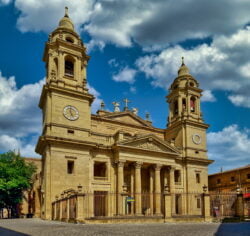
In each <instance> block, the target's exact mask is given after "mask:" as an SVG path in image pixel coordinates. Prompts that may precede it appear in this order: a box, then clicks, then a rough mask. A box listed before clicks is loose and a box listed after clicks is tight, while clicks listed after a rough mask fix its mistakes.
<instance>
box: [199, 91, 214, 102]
mask: <svg viewBox="0 0 250 236" xmlns="http://www.w3.org/2000/svg"><path fill="white" fill-rule="evenodd" d="M201 101H203V102H215V101H216V98H215V96H214V95H213V94H212V92H211V90H204V91H203V92H202V97H201Z"/></svg>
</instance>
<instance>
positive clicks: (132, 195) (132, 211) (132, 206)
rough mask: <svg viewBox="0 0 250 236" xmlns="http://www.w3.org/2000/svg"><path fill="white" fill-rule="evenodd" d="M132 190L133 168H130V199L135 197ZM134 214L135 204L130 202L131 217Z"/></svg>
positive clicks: (133, 183)
mask: <svg viewBox="0 0 250 236" xmlns="http://www.w3.org/2000/svg"><path fill="white" fill-rule="evenodd" d="M134 189H135V171H134V168H132V167H131V176H130V193H131V197H133V198H134V197H135V194H134ZM134 213H135V204H134V202H131V214H132V215H133V214H134Z"/></svg>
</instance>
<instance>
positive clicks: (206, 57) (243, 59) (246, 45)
mask: <svg viewBox="0 0 250 236" xmlns="http://www.w3.org/2000/svg"><path fill="white" fill-rule="evenodd" d="M249 49H250V27H246V28H245V29H241V30H238V31H237V32H236V33H234V34H232V35H230V36H228V37H224V36H218V37H215V38H214V40H213V41H212V43H211V45H207V44H202V45H199V46H197V47H194V48H191V49H184V48H182V47H181V46H179V45H177V46H174V47H171V48H167V49H165V50H163V51H162V52H160V53H158V54H156V53H154V54H150V55H146V56H144V57H141V58H139V59H138V60H137V61H136V66H137V68H138V70H140V71H141V72H144V73H145V75H146V77H148V78H151V79H152V84H153V85H154V86H158V87H163V88H166V89H167V88H168V87H169V85H170V83H171V82H172V80H173V78H175V77H176V76H177V71H178V68H179V66H180V58H181V57H182V56H185V64H186V65H187V66H188V67H189V69H190V72H191V74H192V75H193V76H194V77H196V79H197V80H198V81H199V82H200V83H201V87H202V88H206V89H207V90H210V91H212V90H224V91H229V92H231V94H230V95H232V96H233V97H235V96H239V95H240V96H243V95H244V96H245V99H244V100H248V98H249V97H250V95H249V93H248V92H247V91H249V89H250V80H249V70H248V69H249V63H250V58H249ZM242 65H243V66H242ZM205 95H209V94H208V92H207V94H205ZM210 95H211V94H210ZM233 97H231V99H230V100H231V101H233V99H232V98H233ZM211 98H212V97H211V96H210V99H211ZM237 98H238V100H239V97H237ZM241 99H242V98H241ZM234 100H236V99H234ZM238 104H240V103H239V102H238ZM248 104H249V102H248Z"/></svg>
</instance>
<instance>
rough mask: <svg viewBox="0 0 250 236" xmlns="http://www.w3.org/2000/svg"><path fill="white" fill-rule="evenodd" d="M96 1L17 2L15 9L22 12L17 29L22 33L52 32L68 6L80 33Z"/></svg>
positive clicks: (48, 0)
mask: <svg viewBox="0 0 250 236" xmlns="http://www.w3.org/2000/svg"><path fill="white" fill-rule="evenodd" d="M94 2H95V1H94V0H84V1H82V0H74V1H69V0H43V1H39V0H34V1H30V0H15V7H16V8H17V9H18V10H19V11H20V12H21V14H20V16H19V18H18V20H17V27H18V28H19V29H20V30H21V31H22V32H28V31H32V32H37V31H45V32H50V31H52V30H53V29H54V28H55V27H56V26H57V25H58V22H59V19H61V18H62V17H63V16H64V7H65V6H68V7H69V11H70V17H71V19H72V20H73V22H74V24H75V27H76V29H77V30H78V31H79V30H80V28H81V26H82V24H84V23H86V22H87V21H88V20H89V17H90V15H91V13H92V8H93V4H94Z"/></svg>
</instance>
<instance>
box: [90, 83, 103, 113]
mask: <svg viewBox="0 0 250 236" xmlns="http://www.w3.org/2000/svg"><path fill="white" fill-rule="evenodd" d="M88 89H89V93H90V94H92V95H94V96H95V100H94V102H93V103H92V106H91V111H92V113H96V111H97V110H98V109H99V108H100V104H101V102H102V99H101V98H100V96H101V94H100V93H99V92H98V91H97V90H96V89H95V88H93V87H91V86H90V85H89V84H88Z"/></svg>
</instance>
